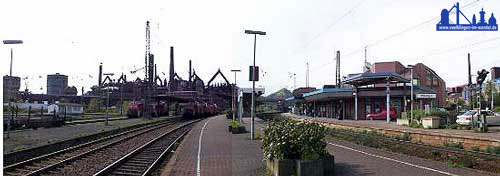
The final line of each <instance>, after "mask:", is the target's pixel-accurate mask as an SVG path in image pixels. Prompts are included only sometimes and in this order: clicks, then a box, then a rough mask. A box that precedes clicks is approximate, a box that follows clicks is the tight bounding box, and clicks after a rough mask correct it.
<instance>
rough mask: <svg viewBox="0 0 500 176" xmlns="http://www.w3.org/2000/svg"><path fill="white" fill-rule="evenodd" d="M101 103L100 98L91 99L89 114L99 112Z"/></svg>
mask: <svg viewBox="0 0 500 176" xmlns="http://www.w3.org/2000/svg"><path fill="white" fill-rule="evenodd" d="M101 103H102V102H101V100H99V99H98V98H92V99H90V102H89V105H88V107H87V111H88V112H99V111H100V105H101Z"/></svg>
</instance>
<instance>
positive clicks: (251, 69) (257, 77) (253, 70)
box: [249, 66, 259, 81]
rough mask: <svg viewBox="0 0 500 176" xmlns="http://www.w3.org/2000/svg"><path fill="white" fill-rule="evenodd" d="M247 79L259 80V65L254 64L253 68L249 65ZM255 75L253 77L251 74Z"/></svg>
mask: <svg viewBox="0 0 500 176" xmlns="http://www.w3.org/2000/svg"><path fill="white" fill-rule="evenodd" d="M249 71H250V72H249V81H259V66H255V69H253V66H250V69H249ZM252 72H253V73H254V74H252ZM254 75H255V78H253V76H254Z"/></svg>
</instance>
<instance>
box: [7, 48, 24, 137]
mask: <svg viewBox="0 0 500 176" xmlns="http://www.w3.org/2000/svg"><path fill="white" fill-rule="evenodd" d="M3 44H5V45H14V44H23V41H22V40H4V41H3ZM13 53H14V51H13V49H12V48H10V72H9V76H10V78H12V62H13ZM9 80H10V79H9ZM4 84H5V83H4ZM10 93H11V91H10V90H7V101H8V102H9V103H8V104H9V110H10V111H12V102H11V101H10V99H11V97H10ZM13 120H14V113H11V118H10V120H9V122H8V123H7V139H8V138H10V128H11V123H12V122H11V121H13Z"/></svg>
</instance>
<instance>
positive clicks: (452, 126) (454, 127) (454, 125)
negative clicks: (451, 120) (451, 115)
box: [446, 124, 459, 129]
mask: <svg viewBox="0 0 500 176" xmlns="http://www.w3.org/2000/svg"><path fill="white" fill-rule="evenodd" d="M458 126H459V125H458V124H451V125H448V126H447V127H446V128H448V129H457V128H458Z"/></svg>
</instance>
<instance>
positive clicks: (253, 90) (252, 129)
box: [245, 30, 266, 140]
mask: <svg viewBox="0 0 500 176" xmlns="http://www.w3.org/2000/svg"><path fill="white" fill-rule="evenodd" d="M245 34H252V35H254V41H253V71H252V107H251V112H250V114H251V116H250V118H251V123H250V126H251V127H250V139H251V140H253V139H254V136H255V126H254V118H255V97H254V96H255V95H254V94H255V76H256V75H255V70H256V69H255V50H256V48H257V35H266V32H263V31H252V30H245Z"/></svg>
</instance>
